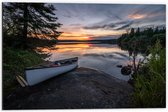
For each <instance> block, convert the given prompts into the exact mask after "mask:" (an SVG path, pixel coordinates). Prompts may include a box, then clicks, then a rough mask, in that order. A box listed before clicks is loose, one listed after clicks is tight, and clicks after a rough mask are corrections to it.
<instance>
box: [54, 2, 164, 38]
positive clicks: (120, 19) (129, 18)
mask: <svg viewBox="0 0 168 112" xmlns="http://www.w3.org/2000/svg"><path fill="white" fill-rule="evenodd" d="M54 6H55V8H56V9H57V11H56V12H55V13H56V15H57V17H58V22H60V23H62V24H63V25H62V27H61V28H60V29H59V30H60V31H62V32H64V33H63V34H62V35H61V36H60V37H59V38H58V39H60V40H61V39H63V40H67V39H68V40H72V39H77V40H87V39H109V38H117V37H118V36H119V35H121V34H122V33H125V32H126V30H127V29H130V28H137V27H140V28H142V29H144V28H146V27H156V26H159V27H163V26H165V24H166V22H165V19H166V13H165V12H166V9H165V5H133V4H132V5H128V4H54Z"/></svg>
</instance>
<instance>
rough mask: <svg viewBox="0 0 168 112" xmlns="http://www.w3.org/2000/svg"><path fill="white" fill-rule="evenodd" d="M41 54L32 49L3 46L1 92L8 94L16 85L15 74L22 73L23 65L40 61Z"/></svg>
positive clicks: (31, 64) (30, 64)
mask: <svg viewBox="0 0 168 112" xmlns="http://www.w3.org/2000/svg"><path fill="white" fill-rule="evenodd" d="M42 62H43V59H42V57H41V55H39V54H37V53H36V52H35V51H32V50H21V49H14V48H10V47H8V48H3V94H4V96H6V95H8V94H10V93H11V92H12V91H13V89H15V88H16V86H17V85H18V83H17V81H16V79H15V76H16V75H23V74H24V69H25V67H29V66H33V65H37V64H39V63H42Z"/></svg>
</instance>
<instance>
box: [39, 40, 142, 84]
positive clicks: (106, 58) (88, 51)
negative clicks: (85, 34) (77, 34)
mask: <svg viewBox="0 0 168 112" xmlns="http://www.w3.org/2000/svg"><path fill="white" fill-rule="evenodd" d="M42 51H44V52H47V53H50V54H51V56H50V57H49V58H47V59H46V60H49V61H54V60H59V59H65V58H71V57H79V63H78V64H79V67H86V68H92V69H96V70H99V71H101V72H105V73H107V74H109V75H111V76H113V77H116V78H118V79H121V80H125V81H127V80H129V78H130V76H124V75H122V74H121V72H120V71H121V68H118V67H117V65H127V64H130V60H131V57H129V54H128V51H124V50H121V49H120V47H119V46H118V45H116V44H88V43H76V44H75V43H59V44H57V45H55V46H54V47H53V48H51V49H48V48H43V50H42ZM139 58H143V57H142V56H140V55H138V59H139ZM138 59H137V60H138Z"/></svg>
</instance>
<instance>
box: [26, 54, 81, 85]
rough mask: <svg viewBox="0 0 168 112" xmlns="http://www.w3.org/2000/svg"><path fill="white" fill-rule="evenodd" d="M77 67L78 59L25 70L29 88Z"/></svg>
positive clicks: (64, 60) (59, 61)
mask: <svg viewBox="0 0 168 112" xmlns="http://www.w3.org/2000/svg"><path fill="white" fill-rule="evenodd" d="M77 67H78V57H74V58H69V59H63V60H58V61H54V62H49V63H47V64H41V65H38V66H34V67H28V68H26V69H25V77H26V81H27V83H28V85H29V86H33V85H36V84H38V83H40V82H42V81H45V80H47V79H50V78H52V77H54V76H57V75H60V74H63V73H66V72H69V71H71V70H73V69H75V68H77Z"/></svg>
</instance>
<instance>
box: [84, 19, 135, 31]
mask: <svg viewBox="0 0 168 112" xmlns="http://www.w3.org/2000/svg"><path fill="white" fill-rule="evenodd" d="M132 23H133V21H129V20H128V21H120V22H115V23H109V24H102V25H98V24H97V25H90V26H85V27H83V28H84V29H91V30H95V29H106V30H107V29H109V30H122V29H124V28H127V27H129V26H131V25H132Z"/></svg>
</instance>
